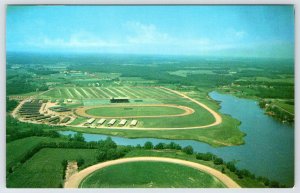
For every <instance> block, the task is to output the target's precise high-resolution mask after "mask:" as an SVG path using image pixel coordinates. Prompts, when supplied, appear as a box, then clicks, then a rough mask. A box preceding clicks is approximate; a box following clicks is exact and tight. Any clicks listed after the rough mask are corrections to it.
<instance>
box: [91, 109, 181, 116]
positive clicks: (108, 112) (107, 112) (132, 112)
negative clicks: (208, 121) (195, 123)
mask: <svg viewBox="0 0 300 193" xmlns="http://www.w3.org/2000/svg"><path fill="white" fill-rule="evenodd" d="M184 112H185V111H184V110H183V109H179V108H175V107H160V106H156V107H154V106H129V107H114V106H108V107H99V108H93V109H88V110H87V111H86V113H87V114H90V115H96V116H112V117H117V116H158V115H178V114H182V113H184Z"/></svg>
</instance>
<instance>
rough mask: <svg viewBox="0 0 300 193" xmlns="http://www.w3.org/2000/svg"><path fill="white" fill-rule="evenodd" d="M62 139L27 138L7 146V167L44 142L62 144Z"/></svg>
mask: <svg viewBox="0 0 300 193" xmlns="http://www.w3.org/2000/svg"><path fill="white" fill-rule="evenodd" d="M60 141H63V139H61V138H49V137H36V136H33V137H26V138H23V139H19V140H15V141H12V142H10V143H7V144H6V166H7V167H9V166H11V165H14V164H16V163H18V162H19V161H20V159H21V158H22V157H23V156H24V155H25V154H26V153H27V152H28V151H30V150H31V149H33V148H34V147H36V146H37V145H38V144H40V143H42V142H44V143H46V142H60Z"/></svg>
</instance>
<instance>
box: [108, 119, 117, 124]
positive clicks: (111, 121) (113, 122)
mask: <svg viewBox="0 0 300 193" xmlns="http://www.w3.org/2000/svg"><path fill="white" fill-rule="evenodd" d="M115 122H116V119H112V120H110V121H109V122H108V124H109V125H113V124H115Z"/></svg>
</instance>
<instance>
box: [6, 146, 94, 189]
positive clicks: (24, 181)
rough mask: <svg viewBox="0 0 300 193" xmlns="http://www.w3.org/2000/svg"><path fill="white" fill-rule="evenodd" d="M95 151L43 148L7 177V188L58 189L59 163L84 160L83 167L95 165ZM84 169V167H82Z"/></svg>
mask: <svg viewBox="0 0 300 193" xmlns="http://www.w3.org/2000/svg"><path fill="white" fill-rule="evenodd" d="M96 151H97V150H96V149H58V148H57V149H53V148H44V149H42V150H40V151H39V152H38V153H36V154H35V155H34V156H33V157H32V158H31V159H29V160H28V161H26V162H25V163H24V164H23V165H21V166H20V167H19V168H18V169H17V170H16V171H15V172H14V173H12V174H10V175H9V176H8V177H7V187H9V188H58V187H60V185H61V183H62V182H63V179H62V177H63V168H62V164H61V162H62V161H63V160H64V159H66V160H75V159H77V158H79V157H82V158H84V160H85V165H89V164H94V163H96V158H95V155H96ZM83 167H84V166H83Z"/></svg>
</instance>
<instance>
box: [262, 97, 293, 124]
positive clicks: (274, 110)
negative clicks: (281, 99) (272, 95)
mask: <svg viewBox="0 0 300 193" xmlns="http://www.w3.org/2000/svg"><path fill="white" fill-rule="evenodd" d="M258 105H259V106H260V108H263V109H265V111H266V114H268V115H270V116H272V117H274V118H276V119H278V120H279V121H282V122H289V123H293V122H294V118H295V117H294V115H293V114H290V113H288V112H286V111H284V110H282V109H281V108H279V107H277V106H275V105H272V103H271V102H268V101H267V100H260V101H259V103H258ZM292 105H294V104H292Z"/></svg>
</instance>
